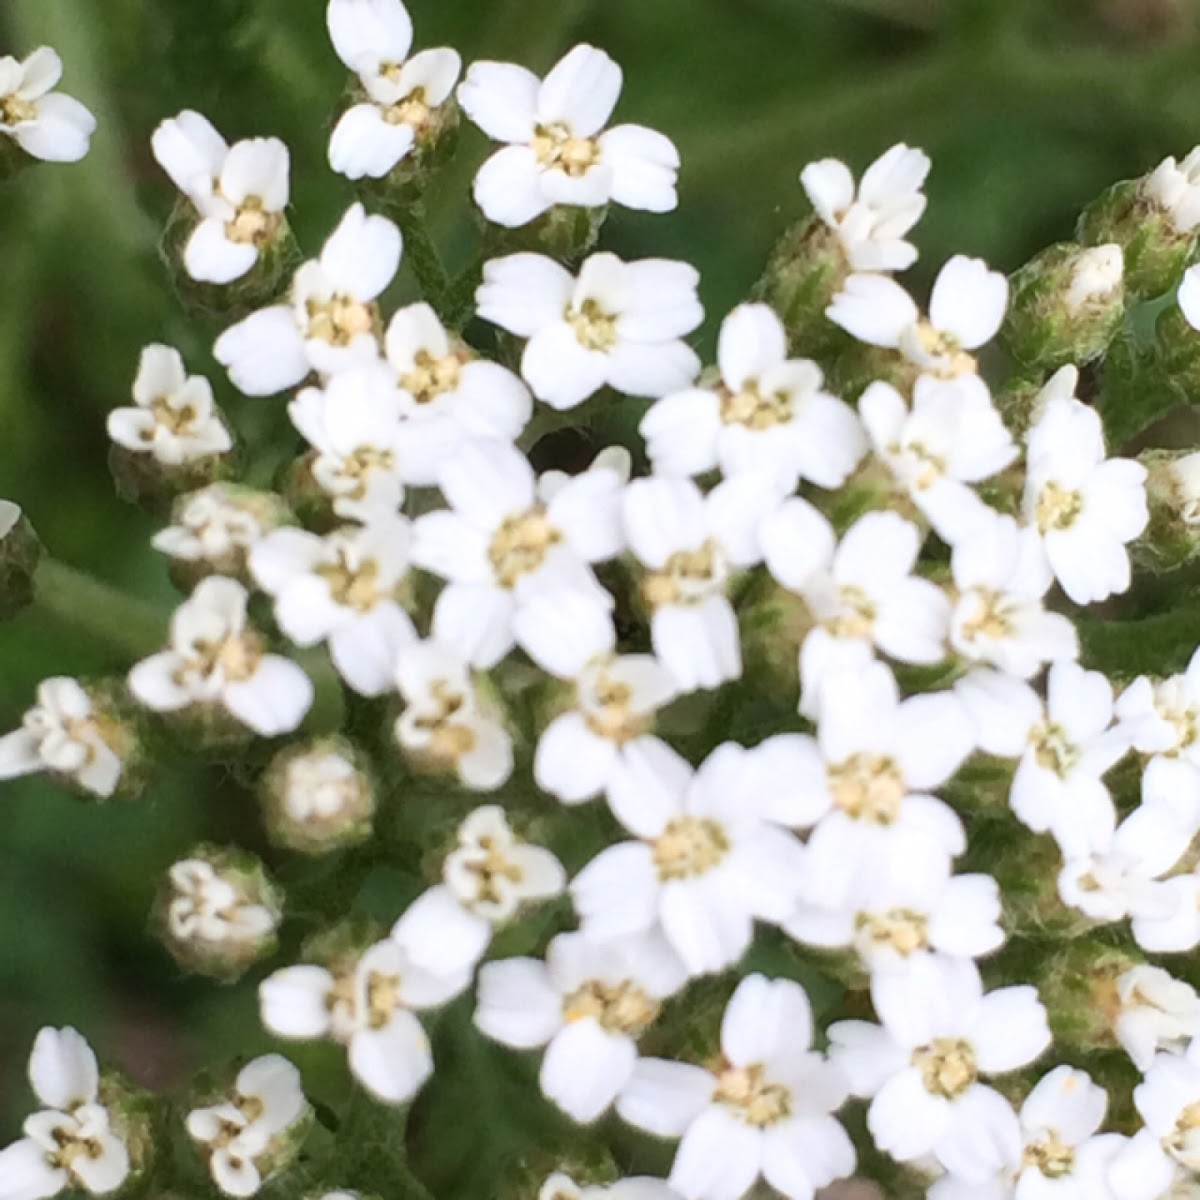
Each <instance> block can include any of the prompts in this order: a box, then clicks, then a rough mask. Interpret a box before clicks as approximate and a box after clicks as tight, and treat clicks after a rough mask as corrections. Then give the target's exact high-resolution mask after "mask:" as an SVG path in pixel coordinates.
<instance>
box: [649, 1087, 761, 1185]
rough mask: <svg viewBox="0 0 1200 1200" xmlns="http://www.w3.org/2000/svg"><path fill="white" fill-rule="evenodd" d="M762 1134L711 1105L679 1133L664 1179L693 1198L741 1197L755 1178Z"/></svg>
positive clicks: (759, 1157)
mask: <svg viewBox="0 0 1200 1200" xmlns="http://www.w3.org/2000/svg"><path fill="white" fill-rule="evenodd" d="M762 1136H763V1135H762V1131H761V1130H759V1129H755V1128H753V1127H752V1126H750V1125H746V1124H744V1123H743V1122H741V1121H739V1120H738V1119H737V1118H736V1117H735V1116H733V1114H732V1113H730V1112H729V1111H728V1110H727V1109H724V1108H720V1107H718V1106H716V1105H713V1106H712V1107H710V1108H708V1109H706V1110H705V1111H704V1112H702V1113H701V1114H700V1116H699V1117H697V1118H696V1120H695V1122H694V1123H693V1124H692V1126H691V1127H690V1128H689V1129H688V1131H687V1132H686V1133H685V1134H684V1135H683V1140H682V1141H681V1142H680V1143H679V1149H678V1150H677V1151H676V1153H675V1163H674V1165H673V1166H672V1167H671V1174H670V1176H669V1178H668V1183H670V1185H671V1186H672V1187H673V1188H674V1189H675V1190H676V1191H677V1192H679V1193H680V1194H681V1195H683V1196H688V1197H694V1198H697V1200H700V1198H702V1200H741V1197H743V1196H744V1195H745V1194H746V1192H747V1191H748V1190H749V1189H750V1186H751V1185H752V1184H753V1183H754V1181H755V1180H756V1179H757V1178H758V1173H759V1169H760V1165H761V1157H762V1146H761V1138H762Z"/></svg>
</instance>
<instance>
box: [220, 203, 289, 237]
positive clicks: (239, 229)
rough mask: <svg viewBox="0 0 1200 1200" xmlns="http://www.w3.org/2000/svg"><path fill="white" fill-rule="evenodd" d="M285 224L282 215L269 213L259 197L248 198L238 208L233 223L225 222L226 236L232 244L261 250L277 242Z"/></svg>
mask: <svg viewBox="0 0 1200 1200" xmlns="http://www.w3.org/2000/svg"><path fill="white" fill-rule="evenodd" d="M282 224H283V214H282V213H269V212H266V211H265V210H264V207H263V202H262V200H260V199H259V198H258V197H257V196H248V197H247V198H246V199H245V201H244V202H243V203H242V204H241V205H239V206H238V210H237V214H236V215H235V216H234V218H233V220H232V221H226V222H225V236H226V237H227V238H228V239H229V240H230V241H231V242H239V243H241V244H243V245H251V246H257V247H258V248H259V249H260V250H261V249H262V248H263V246H265V245H267V244H268V243H269V242H273V241H274V240H275V235H276V234H277V233H278V232H279V227H280V226H281V225H282Z"/></svg>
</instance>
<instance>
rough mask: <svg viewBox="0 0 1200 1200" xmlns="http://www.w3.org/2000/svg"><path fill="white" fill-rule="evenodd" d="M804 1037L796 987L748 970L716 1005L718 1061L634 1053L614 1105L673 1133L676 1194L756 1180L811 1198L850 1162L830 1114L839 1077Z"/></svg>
mask: <svg viewBox="0 0 1200 1200" xmlns="http://www.w3.org/2000/svg"><path fill="white" fill-rule="evenodd" d="M812 1036H813V1020H812V1009H811V1007H810V1006H809V1003H808V996H807V995H806V994H805V991H804V989H803V988H802V987H801V986H800V985H799V984H798V983H793V982H792V981H791V980H790V979H766V978H765V977H764V976H762V975H748V976H747V977H746V978H745V979H743V980H742V981H741V983H739V984H738V987H737V990H736V991H735V992H734V993H733V996H732V998H731V999H730V1001H729V1004H728V1006H727V1007H726V1009H725V1015H724V1017H723V1019H722V1021H721V1055H720V1057H719V1058H718V1060H717V1061H716V1062H714V1063H712V1064H711V1065H710V1066H704V1067H698V1066H692V1065H690V1064H688V1063H681V1062H671V1061H669V1060H667V1059H661V1058H644V1059H642V1060H641V1061H640V1062H639V1063H638V1064H637V1067H636V1068H635V1069H634V1072H633V1078H632V1080H631V1081H630V1082H629V1084H628V1086H627V1087H626V1088H625V1090H624V1091H623V1092H622V1093H621V1096H620V1098H619V1099H618V1101H617V1111H618V1112H619V1113H620V1114H621V1116H622V1117H623V1118H624V1119H625V1120H626V1121H628V1122H629V1123H630V1124H631V1125H636V1126H638V1127H639V1128H640V1129H645V1130H647V1131H648V1132H649V1133H652V1134H655V1135H657V1136H658V1137H670V1138H680V1139H681V1141H680V1143H679V1149H678V1150H677V1151H676V1153H675V1163H674V1165H673V1166H672V1168H671V1174H670V1177H669V1178H668V1183H670V1185H671V1187H673V1188H674V1189H675V1190H676V1191H677V1192H678V1193H679V1194H680V1195H681V1196H683V1197H684V1198H685V1200H741V1197H742V1196H744V1195H745V1194H746V1193H747V1192H748V1191H749V1190H750V1189H751V1188H752V1187H753V1186H754V1184H755V1183H756V1182H757V1181H758V1180H759V1179H760V1178H761V1179H763V1180H765V1181H766V1183H767V1184H769V1185H770V1186H771V1187H772V1188H774V1189H775V1191H777V1192H778V1193H780V1194H781V1195H783V1196H787V1197H789V1198H790V1200H810V1198H811V1197H812V1195H813V1192H814V1191H816V1189H818V1188H822V1187H825V1186H826V1185H827V1184H830V1183H832V1182H833V1181H834V1180H835V1179H843V1178H845V1177H846V1176H847V1175H849V1174H850V1173H851V1172H852V1171H853V1170H854V1165H855V1153H854V1146H853V1145H852V1143H851V1141H850V1138H849V1137H848V1136H847V1134H846V1131H845V1130H844V1129H843V1128H842V1125H841V1123H840V1122H839V1121H838V1120H837V1119H836V1118H835V1117H834V1116H833V1115H832V1114H833V1113H834V1112H836V1111H837V1110H838V1109H839V1108H840V1107H841V1106H842V1104H843V1102H844V1101H845V1099H846V1096H847V1094H848V1091H849V1088H848V1085H847V1080H846V1077H845V1076H844V1074H843V1072H842V1071H841V1070H840V1069H839V1068H838V1067H837V1066H836V1065H835V1064H833V1063H831V1062H830V1061H829V1060H828V1059H826V1058H825V1056H824V1055H822V1054H818V1053H816V1052H814V1051H813V1050H812V1049H810V1047H811V1045H812Z"/></svg>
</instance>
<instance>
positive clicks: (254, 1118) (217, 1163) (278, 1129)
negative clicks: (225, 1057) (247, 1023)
mask: <svg viewBox="0 0 1200 1200" xmlns="http://www.w3.org/2000/svg"><path fill="white" fill-rule="evenodd" d="M308 1111H309V1107H308V1102H307V1101H306V1100H305V1098H304V1089H303V1087H302V1086H301V1083H300V1072H299V1071H298V1070H296V1068H295V1067H294V1066H293V1065H292V1064H291V1063H290V1062H288V1060H287V1059H286V1058H284V1057H283V1056H282V1055H280V1054H264V1055H263V1056H262V1057H260V1058H255V1059H252V1060H251V1061H250V1062H248V1063H247V1064H246V1065H245V1066H244V1067H243V1068H242V1069H241V1070H240V1071H239V1072H238V1076H237V1080H236V1081H235V1083H234V1086H233V1090H232V1093H231V1094H230V1095H229V1096H228V1097H227V1098H225V1099H223V1100H222V1101H221V1102H220V1103H218V1104H212V1105H208V1106H206V1107H203V1108H193V1109H192V1110H191V1112H189V1113H188V1115H187V1118H186V1120H185V1125H186V1127H187V1131H188V1134H189V1136H190V1137H191V1138H192V1140H193V1141H194V1142H197V1143H198V1144H199V1145H200V1146H201V1147H202V1148H203V1150H204V1152H205V1153H206V1154H207V1157H208V1169H209V1171H210V1173H211V1174H212V1177H213V1182H214V1183H215V1184H216V1185H217V1187H218V1188H219V1189H220V1190H221V1191H222V1192H224V1194H225V1195H227V1196H253V1195H254V1194H255V1192H257V1191H258V1190H259V1188H261V1187H262V1186H263V1184H264V1183H265V1182H266V1180H267V1179H268V1178H269V1177H270V1175H271V1173H272V1162H271V1159H272V1156H273V1154H274V1152H275V1150H276V1147H277V1146H278V1143H279V1135H280V1134H283V1133H284V1132H286V1130H287V1129H288V1128H290V1127H291V1126H293V1125H295V1124H296V1123H297V1122H298V1121H300V1120H301V1119H302V1118H303V1117H304V1116H305V1115H306V1113H308Z"/></svg>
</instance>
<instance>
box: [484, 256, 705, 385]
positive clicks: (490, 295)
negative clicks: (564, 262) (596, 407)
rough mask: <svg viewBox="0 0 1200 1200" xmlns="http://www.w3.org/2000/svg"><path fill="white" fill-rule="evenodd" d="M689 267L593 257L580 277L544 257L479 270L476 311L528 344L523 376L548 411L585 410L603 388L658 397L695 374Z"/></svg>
mask: <svg viewBox="0 0 1200 1200" xmlns="http://www.w3.org/2000/svg"><path fill="white" fill-rule="evenodd" d="M699 280H700V276H699V274H698V273H697V271H696V269H695V267H692V266H690V265H689V264H688V263H684V262H673V261H670V260H668V259H661V258H647V259H642V260H641V261H639V262H631V263H626V262H622V261H621V259H619V258H618V257H617V256H616V255H615V254H609V253H602V254H593V255H592V256H591V257H590V258H587V259H585V260H584V263H583V265H582V266H581V267H580V268H579V275H578V277H572V275H571V273H570V272H569V271H568V270H567V269H566V268H565V267H561V266H559V265H558V263H556V262H555V261H554V260H553V259H550V258H546V257H545V256H544V255H541V254H511V255H509V256H508V257H506V258H493V259H492V260H491V261H489V262H487V263H485V264H484V268H483V283H482V284H480V286H479V290H478V292H477V293H476V296H475V301H476V306H477V308H478V311H479V315H480V316H481V317H482V318H483V319H484V320H485V321H491V322H492V324H493V325H499V326H500V327H501V328H502V329H507V330H508V331H509V333H514V334H516V335H517V336H518V337H522V338H528V339H529V341H528V343H527V344H526V346H525V350H524V352H523V354H522V356H521V374H522V375H523V376H524V378H525V380H526V382H527V383H528V384H529V386H530V387H531V388H532V389H533V394H534V395H535V396H536V397H537V398H538V399H539V400H543V401H545V403H547V404H549V405H550V406H551V407H552V408H557V409H568V408H574V407H575V406H576V405H578V404H582V403H583V401H584V400H586V399H587V398H588V397H589V396H591V395H593V394H595V393H596V392H598V391H599V390H600V389H601V388H602V387H604V386H605V385H607V386H608V387H611V388H613V389H615V390H616V391H618V392H624V393H625V394H626V395H629V396H652V397H654V396H665V395H666V394H667V393H668V392H674V391H678V390H679V389H680V388H685V387H687V386H688V384H690V383H691V382H692V380H693V379H695V377H696V372H697V371H699V369H700V360H699V358H698V357H697V356H696V352H695V351H694V350H693V349H692V348H691V347H690V346H689V345H688V344H687V343H686V342H684V341H682V340H681V339H682V338H683V337H684V336H685V335H687V334H689V333H691V332H692V330H693V329H695V328H696V327H697V326H698V325H699V324H700V322H701V321H702V320H703V319H704V310H703V308H701V306H700V300H699V298H698V297H697V295H696V287H697V284H698V283H699Z"/></svg>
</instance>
